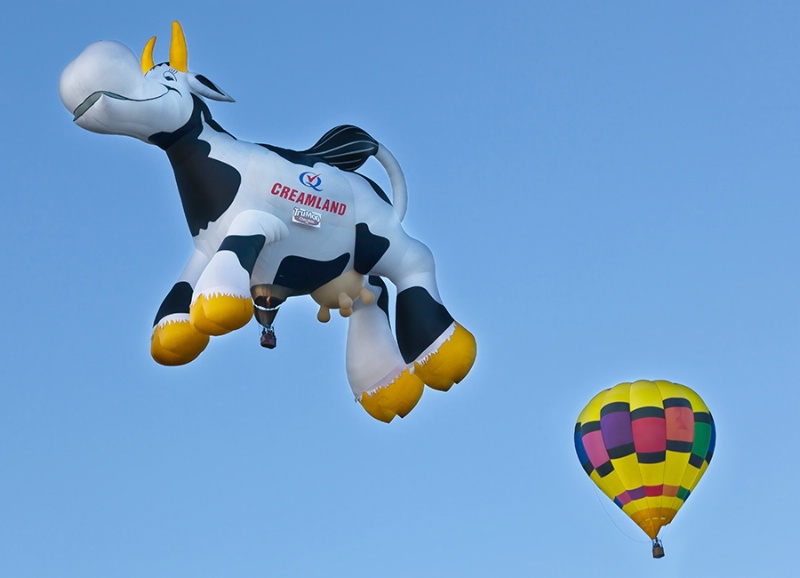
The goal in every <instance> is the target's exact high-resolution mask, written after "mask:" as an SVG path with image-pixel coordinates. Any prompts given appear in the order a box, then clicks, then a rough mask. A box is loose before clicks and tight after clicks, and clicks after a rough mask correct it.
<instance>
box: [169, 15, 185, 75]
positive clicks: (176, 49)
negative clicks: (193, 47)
mask: <svg viewBox="0 0 800 578" xmlns="http://www.w3.org/2000/svg"><path fill="white" fill-rule="evenodd" d="M188 61H189V54H188V52H187V51H186V37H184V35H183V29H182V28H181V25H180V23H179V22H178V21H177V20H175V21H174V22H173V23H172V43H171V44H170V47H169V65H170V66H171V67H172V68H174V69H175V70H179V71H180V72H186V71H187V70H189V67H188Z"/></svg>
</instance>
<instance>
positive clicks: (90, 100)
mask: <svg viewBox="0 0 800 578" xmlns="http://www.w3.org/2000/svg"><path fill="white" fill-rule="evenodd" d="M165 88H166V89H167V90H166V91H164V93H163V94H159V95H158V96H153V97H151V98H128V97H127V96H122V95H121V94H117V93H116V92H109V91H107V90H98V91H97V92H93V93H92V94H90V95H89V96H87V97H86V99H85V100H84V101H83V102H82V103H80V104H79V105H78V108H76V109H75V110H74V111H73V113H72V114H73V115H74V116H73V118H72V121H73V122H75V121H76V120H78V119H79V118H80V117H82V116H83V115H84V114H85V113H86V111H87V110H89V109H90V108H92V106H93V105H94V103H96V102H97V101H98V100H100V97H101V96H107V97H108V98H113V99H114V100H127V101H130V102H147V101H148V100H157V99H159V98H161V97H162V96H164V95H165V94H167V93H168V92H169V91H170V90H175V89H173V88H170V87H168V86H167V87H165Z"/></svg>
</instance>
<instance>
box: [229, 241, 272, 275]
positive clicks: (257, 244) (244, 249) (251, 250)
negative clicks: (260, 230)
mask: <svg viewBox="0 0 800 578" xmlns="http://www.w3.org/2000/svg"><path fill="white" fill-rule="evenodd" d="M266 241H267V238H266V237H265V236H264V235H248V236H240V235H228V236H227V237H225V239H223V240H222V243H221V244H220V246H219V249H218V251H217V252H219V251H231V252H232V253H233V254H235V255H236V258H237V259H239V264H240V265H241V266H242V269H244V270H245V271H247V273H248V275H252V274H253V269H255V266H256V260H257V259H258V254H259V253H261V249H263V248H264V243H266Z"/></svg>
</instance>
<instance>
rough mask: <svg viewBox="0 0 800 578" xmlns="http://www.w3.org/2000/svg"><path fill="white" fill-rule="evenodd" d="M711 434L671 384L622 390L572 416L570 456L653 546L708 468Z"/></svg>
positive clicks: (710, 426)
mask: <svg viewBox="0 0 800 578" xmlns="http://www.w3.org/2000/svg"><path fill="white" fill-rule="evenodd" d="M715 440H716V430H715V428H714V420H713V418H712V417H711V412H710V411H709V410H708V407H706V404H705V403H704V402H703V400H702V399H701V398H700V396H699V395H697V394H696V393H695V392H694V391H692V390H691V389H689V388H688V387H686V386H685V385H680V384H677V383H671V382H669V381H661V380H659V381H644V380H641V381H635V382H633V383H628V382H626V383H620V384H619V385H616V386H614V387H612V388H610V389H607V390H605V391H602V392H600V393H598V394H597V395H596V396H594V397H593V398H592V400H591V401H590V402H589V404H588V405H587V406H586V407H585V408H584V409H583V411H582V412H581V413H580V415H579V416H578V421H577V423H576V424H575V451H576V452H577V454H578V459H579V460H580V462H581V465H582V466H583V469H584V470H585V471H586V473H587V474H588V475H589V477H590V478H591V479H592V481H593V482H594V483H595V484H597V486H598V487H599V488H600V490H602V491H603V493H604V494H605V495H606V496H608V497H609V498H610V499H611V500H613V502H614V503H615V504H616V505H617V506H618V507H619V508H621V509H622V511H623V512H625V514H627V515H628V516H629V517H630V518H631V519H632V520H633V521H634V522H635V523H636V524H637V525H638V526H639V527H640V528H641V529H642V530H643V531H644V533H645V534H647V535H648V536H649V537H650V539H651V540H652V541H653V557H654V558H661V557H662V556H663V555H664V548H663V545H662V544H661V541H660V540H659V538H658V533H659V531H660V530H661V528H662V527H664V526H666V525H667V524H669V523H670V522H671V521H672V520H673V518H674V517H675V514H677V513H678V510H680V509H681V507H682V506H683V504H684V503H685V502H686V500H687V499H688V498H689V496H690V495H691V493H692V491H693V490H694V488H695V486H697V483H698V482H699V481H700V478H702V477H703V474H704V473H705V471H706V468H708V464H709V463H710V462H711V456H712V455H713V453H714V444H715Z"/></svg>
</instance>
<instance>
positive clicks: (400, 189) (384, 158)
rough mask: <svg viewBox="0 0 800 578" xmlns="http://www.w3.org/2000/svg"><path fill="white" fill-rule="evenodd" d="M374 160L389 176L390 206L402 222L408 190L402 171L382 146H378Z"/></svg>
mask: <svg viewBox="0 0 800 578" xmlns="http://www.w3.org/2000/svg"><path fill="white" fill-rule="evenodd" d="M375 158H376V159H378V162H379V163H381V166H383V168H384V170H385V171H386V174H387V175H389V183H390V184H391V185H392V206H393V207H394V212H395V213H397V217H398V218H399V219H400V220H401V221H402V220H403V218H404V217H405V216H406V209H408V188H407V187H406V177H405V175H403V169H401V168H400V163H398V162H397V159H396V158H394V155H393V154H392V153H390V152H389V149H387V148H386V147H385V146H383V145H382V144H380V143H379V144H378V152H376V153H375Z"/></svg>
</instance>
